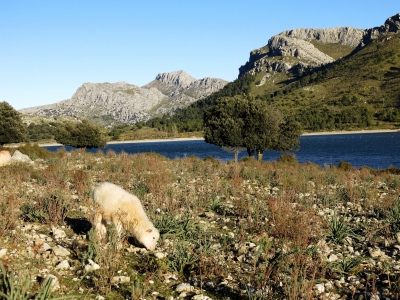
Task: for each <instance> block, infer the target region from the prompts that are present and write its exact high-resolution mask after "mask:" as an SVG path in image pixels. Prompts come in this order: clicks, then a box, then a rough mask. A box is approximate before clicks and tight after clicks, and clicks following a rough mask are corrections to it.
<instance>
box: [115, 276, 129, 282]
mask: <svg viewBox="0 0 400 300" xmlns="http://www.w3.org/2000/svg"><path fill="white" fill-rule="evenodd" d="M130 281H131V278H130V277H129V276H114V277H113V278H112V279H111V283H127V282H130Z"/></svg>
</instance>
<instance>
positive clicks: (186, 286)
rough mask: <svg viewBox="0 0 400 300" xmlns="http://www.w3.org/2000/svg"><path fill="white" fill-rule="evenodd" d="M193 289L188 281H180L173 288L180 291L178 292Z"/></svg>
mask: <svg viewBox="0 0 400 300" xmlns="http://www.w3.org/2000/svg"><path fill="white" fill-rule="evenodd" d="M193 290H194V287H193V286H191V285H190V284H188V283H181V284H178V285H177V287H176V288H175V291H176V292H178V293H180V292H191V291H193Z"/></svg>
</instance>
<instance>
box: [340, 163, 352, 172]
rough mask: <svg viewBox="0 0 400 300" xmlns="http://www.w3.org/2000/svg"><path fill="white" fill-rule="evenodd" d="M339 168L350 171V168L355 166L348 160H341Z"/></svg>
mask: <svg viewBox="0 0 400 300" xmlns="http://www.w3.org/2000/svg"><path fill="white" fill-rule="evenodd" d="M339 169H341V170H344V171H350V170H352V169H353V167H352V165H351V164H349V163H348V162H345V161H340V162H339Z"/></svg>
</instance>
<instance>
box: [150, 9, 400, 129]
mask: <svg viewBox="0 0 400 300" xmlns="http://www.w3.org/2000/svg"><path fill="white" fill-rule="evenodd" d="M399 32H400V14H397V15H395V16H393V17H391V18H388V19H387V20H386V22H385V23H384V25H382V26H380V27H375V28H371V29H366V30H360V29H355V28H352V27H341V28H332V29H296V30H288V31H284V32H282V33H280V34H278V35H276V36H273V37H272V38H271V39H270V40H269V42H268V44H267V45H265V46H263V47H261V48H259V49H256V50H253V51H252V52H251V53H250V58H249V61H248V62H247V63H246V64H245V65H243V66H241V67H240V69H239V70H240V72H239V78H238V79H237V80H236V81H234V82H232V83H230V84H228V85H226V86H225V87H224V89H222V90H220V91H219V92H218V93H215V94H212V95H211V96H209V97H207V98H204V99H202V100H201V101H199V102H196V103H193V104H192V105H190V106H189V107H187V108H185V109H182V110H180V111H178V112H177V113H176V114H175V115H174V116H172V117H164V118H163V119H161V120H160V119H156V120H150V121H149V122H148V124H149V125H151V126H158V125H157V124H163V125H164V126H165V125H167V126H168V124H171V123H174V124H178V125H177V126H178V127H179V126H180V127H181V128H183V129H185V128H186V127H187V126H186V124H188V123H193V124H196V127H197V128H201V126H202V125H201V124H202V119H201V117H202V114H203V111H204V110H205V109H206V108H207V107H208V106H209V105H212V104H213V103H214V102H215V100H216V99H217V98H218V97H226V96H229V97H230V96H234V95H242V94H246V95H249V96H250V97H255V98H257V99H262V100H264V101H268V102H269V103H271V104H274V105H276V106H277V107H278V108H279V109H281V110H282V111H284V112H285V113H287V114H291V115H293V116H294V117H295V119H297V120H298V121H299V122H300V123H301V124H302V125H303V128H304V130H306V131H321V130H334V129H337V130H353V129H358V128H363V129H366V128H369V129H378V128H398V127H399V123H400V111H399V108H400V85H399V74H400V73H399V72H400V36H399V34H400V33H399ZM243 82H246V84H243ZM228 90H229V91H231V92H229V91H228ZM189 130H190V128H189Z"/></svg>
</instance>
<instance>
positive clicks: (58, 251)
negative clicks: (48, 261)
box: [52, 245, 71, 256]
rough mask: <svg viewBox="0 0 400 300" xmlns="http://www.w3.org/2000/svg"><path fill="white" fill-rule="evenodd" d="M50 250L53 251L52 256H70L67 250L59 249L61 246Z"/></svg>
mask: <svg viewBox="0 0 400 300" xmlns="http://www.w3.org/2000/svg"><path fill="white" fill-rule="evenodd" d="M52 250H53V252H54V255H56V256H68V255H70V254H71V253H70V252H69V251H68V249H65V248H64V247H61V246H58V245H57V246H54V247H53V248H52Z"/></svg>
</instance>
